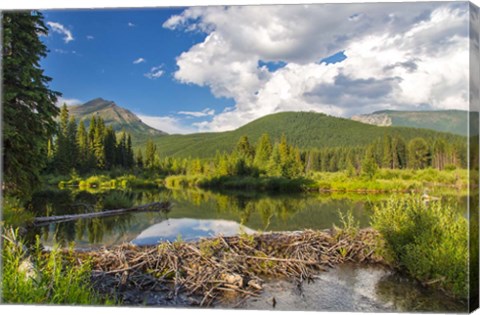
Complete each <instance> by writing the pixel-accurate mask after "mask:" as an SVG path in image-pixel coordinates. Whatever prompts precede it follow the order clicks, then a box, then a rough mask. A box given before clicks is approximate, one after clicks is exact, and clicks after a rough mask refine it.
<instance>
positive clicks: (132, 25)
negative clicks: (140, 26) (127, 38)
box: [127, 22, 136, 27]
mask: <svg viewBox="0 0 480 315" xmlns="http://www.w3.org/2000/svg"><path fill="white" fill-rule="evenodd" d="M127 25H128V26H129V27H135V26H136V25H135V24H133V23H132V22H128V24H127Z"/></svg>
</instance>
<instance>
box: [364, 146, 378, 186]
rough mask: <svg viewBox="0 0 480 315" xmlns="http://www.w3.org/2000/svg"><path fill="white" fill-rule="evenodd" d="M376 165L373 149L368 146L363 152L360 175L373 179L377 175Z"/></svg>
mask: <svg viewBox="0 0 480 315" xmlns="http://www.w3.org/2000/svg"><path fill="white" fill-rule="evenodd" d="M377 169H378V165H377V162H376V160H375V147H374V146H373V145H372V146H370V147H369V148H368V149H367V151H366V152H365V157H364V158H363V162H362V174H363V175H364V176H366V177H367V178H368V179H370V180H371V179H373V177H374V176H375V174H376V173H377Z"/></svg>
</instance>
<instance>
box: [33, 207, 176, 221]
mask: <svg viewBox="0 0 480 315" xmlns="http://www.w3.org/2000/svg"><path fill="white" fill-rule="evenodd" d="M170 208H171V204H170V202H153V203H149V204H146V205H142V206H137V207H132V208H127V209H116V210H105V211H99V212H91V213H81V214H67V215H58V216H50V217H37V218H35V219H33V224H34V225H36V226H41V225H45V224H50V223H54V222H66V221H72V220H78V219H91V218H98V217H108V216H114V215H119V214H124V213H128V212H132V211H162V210H163V211H164V210H169V209H170Z"/></svg>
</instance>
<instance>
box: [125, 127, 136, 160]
mask: <svg viewBox="0 0 480 315" xmlns="http://www.w3.org/2000/svg"><path fill="white" fill-rule="evenodd" d="M126 154H127V163H126V166H127V168H132V167H133V165H134V163H135V159H134V154H133V148H132V136H131V135H130V134H127V147H126Z"/></svg>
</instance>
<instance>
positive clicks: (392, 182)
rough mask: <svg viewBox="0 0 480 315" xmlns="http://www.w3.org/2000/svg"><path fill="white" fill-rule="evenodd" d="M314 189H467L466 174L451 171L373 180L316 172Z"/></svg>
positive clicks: (386, 173)
mask: <svg viewBox="0 0 480 315" xmlns="http://www.w3.org/2000/svg"><path fill="white" fill-rule="evenodd" d="M309 177H310V178H311V179H312V180H313V181H314V182H315V184H314V185H313V188H314V189H319V190H323V191H338V192H347V191H356V192H409V191H412V190H414V191H418V192H421V191H423V189H425V188H427V187H429V188H435V189H441V188H442V187H449V188H456V189H460V190H465V191H466V189H467V178H468V172H467V170H463V169H458V170H456V169H454V170H442V171H440V170H437V169H424V170H412V169H406V170H390V169H380V170H378V171H377V173H376V174H375V176H374V177H373V178H372V179H368V178H366V177H363V176H353V177H352V176H349V175H348V174H347V172H335V173H329V172H315V173H312V174H310V176H309Z"/></svg>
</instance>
